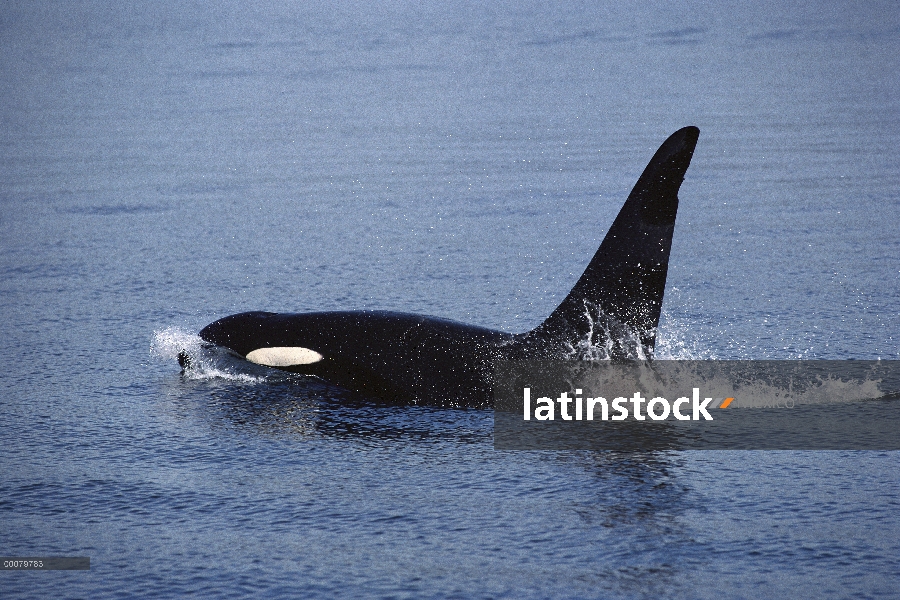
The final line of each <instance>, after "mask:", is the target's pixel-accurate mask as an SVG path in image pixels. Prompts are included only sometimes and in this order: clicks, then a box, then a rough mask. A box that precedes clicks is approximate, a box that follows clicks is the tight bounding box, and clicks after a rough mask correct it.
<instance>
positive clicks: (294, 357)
mask: <svg viewBox="0 0 900 600" xmlns="http://www.w3.org/2000/svg"><path fill="white" fill-rule="evenodd" d="M323 358H325V357H324V356H322V355H321V354H319V353H318V352H316V351H315V350H310V349H309V348H301V347H299V346H282V347H277V348H259V349H257V350H254V351H253V352H248V353H247V360H249V361H250V362H252V363H256V364H258V365H264V366H266V367H293V366H296V365H310V364H312V363H316V362H319V361H320V360H322V359H323Z"/></svg>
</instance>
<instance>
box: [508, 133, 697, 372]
mask: <svg viewBox="0 0 900 600" xmlns="http://www.w3.org/2000/svg"><path fill="white" fill-rule="evenodd" d="M699 135H700V130H699V129H697V128H696V127H685V128H683V129H679V130H678V131H676V132H675V133H673V134H672V135H671V136H670V137H669V139H667V140H666V141H665V142H663V144H662V146H660V147H659V150H657V151H656V154H654V155H653V158H652V159H651V160H650V163H649V164H648V165H647V168H646V169H644V172H643V174H642V175H641V177H640V179H638V182H637V184H635V186H634V189H633V190H632V191H631V194H630V195H629V196H628V200H626V201H625V205H624V206H623V207H622V210H620V211H619V215H618V216H617V217H616V220H615V221H614V222H613V224H612V227H610V228H609V232H608V233H607V234H606V237H605V238H604V239H603V242H602V243H601V244H600V248H599V249H598V250H597V253H596V254H594V258H593V259H592V260H591V262H590V264H589V265H588V267H587V269H585V271H584V274H583V275H582V276H581V278H580V279H579V280H578V283H576V284H575V287H573V288H572V291H571V292H569V295H568V296H567V297H566V299H565V300H563V301H562V304H560V305H559V306H558V307H557V308H556V310H554V311H553V313H552V314H551V315H550V316H549V317H548V318H547V320H546V321H544V322H543V323H542V324H541V325H539V326H538V327H537V328H535V329H534V330H533V331H531V332H529V333H527V334H525V335H524V336H522V340H521V341H522V343H524V344H525V346H526V347H527V348H528V349H529V352H528V353H529V354H531V355H532V356H533V355H534V354H538V355H542V356H547V357H550V356H553V357H557V356H559V353H560V351H561V350H562V351H568V352H567V354H568V355H569V356H570V357H577V358H590V357H593V358H613V359H621V358H649V357H650V356H651V355H652V353H653V347H654V345H655V343H656V328H657V325H658V324H659V315H660V310H661V309H662V300H663V293H664V292H665V287H666V273H667V272H668V268H669V251H670V249H671V248H672V233H673V231H674V229H675V214H676V212H677V211H678V189H679V188H680V187H681V182H682V181H684V174H685V172H686V171H687V168H688V165H690V163H691V157H692V156H693V154H694V148H695V147H696V145H697V139H698V137H699ZM523 349H524V348H523ZM598 350H599V352H598ZM603 354H605V356H603Z"/></svg>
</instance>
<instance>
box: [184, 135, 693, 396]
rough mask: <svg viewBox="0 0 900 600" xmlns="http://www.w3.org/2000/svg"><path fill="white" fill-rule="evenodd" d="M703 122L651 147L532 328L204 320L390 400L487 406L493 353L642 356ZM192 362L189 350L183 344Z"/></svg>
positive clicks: (348, 316)
mask: <svg viewBox="0 0 900 600" xmlns="http://www.w3.org/2000/svg"><path fill="white" fill-rule="evenodd" d="M699 134H700V131H699V129H697V128H696V127H685V128H683V129H680V130H678V131H676V132H675V133H674V134H672V135H671V136H670V137H669V138H668V139H667V140H666V141H665V142H663V144H662V145H661V146H660V148H659V149H658V150H657V151H656V153H655V154H654V155H653V158H652V159H651V160H650V162H649V164H648V165H647V167H646V168H645V169H644V172H643V174H642V175H641V176H640V178H639V179H638V181H637V183H636V184H635V186H634V189H633V190H632V191H631V194H629V196H628V199H627V200H626V202H625V204H624V205H623V207H622V209H621V210H620V211H619V214H618V216H617V217H616V219H615V221H614V222H613V224H612V226H611V227H610V229H609V232H608V233H607V234H606V237H605V238H604V239H603V242H602V243H601V244H600V248H599V249H598V250H597V252H596V254H595V255H594V257H593V259H592V260H591V262H590V263H589V264H588V266H587V268H586V269H585V271H584V274H583V275H582V276H581V278H580V279H579V280H578V282H577V283H576V284H575V286H574V287H573V288H572V290H571V291H570V292H569V295H568V296H567V297H566V298H565V299H564V300H563V301H562V303H561V304H560V305H559V306H558V307H557V308H556V310H554V311H553V313H551V314H550V316H549V317H548V318H547V319H546V320H545V321H544V322H543V323H541V324H540V325H539V326H538V327H536V328H535V329H533V330H531V331H528V332H525V333H521V334H509V333H505V332H501V331H496V330H492V329H487V328H484V327H477V326H472V325H466V324H463V323H458V322H455V321H450V320H447V319H441V318H436V317H430V316H421V315H413V314H405V313H395V312H384V311H350V312H316V313H304V314H277V313H270V312H246V313H240V314H236V315H231V316H228V317H225V318H223V319H219V320H218V321H215V322H214V323H211V324H210V325H208V326H206V327H205V328H203V329H202V330H201V331H200V338H202V340H204V341H205V342H206V343H208V344H212V345H215V346H218V347H220V348H224V349H226V350H227V351H228V352H230V353H233V354H236V355H237V356H238V357H240V358H243V359H246V360H248V361H250V362H252V363H255V364H257V365H263V366H266V367H272V368H275V369H280V370H282V371H288V372H292V373H301V374H305V375H313V376H316V377H319V378H321V379H324V380H325V381H328V382H330V383H333V384H335V385H338V386H341V387H344V388H347V389H349V390H352V391H358V392H361V393H363V394H366V395H370V396H374V397H377V398H380V399H383V400H387V401H390V402H404V403H426V404H433V405H442V406H470V407H487V406H490V405H491V404H492V366H493V363H494V361H496V360H520V359H562V358H592V359H612V360H626V359H646V358H650V357H652V355H653V349H654V345H655V343H656V331H657V326H658V324H659V317H660V311H661V309H662V301H663V293H664V291H665V284H666V275H667V272H668V264H669V252H670V249H671V246H672V235H673V233H674V229H675V216H676V213H677V211H678V190H679V188H680V187H681V183H682V182H683V181H684V176H685V172H686V171H687V168H688V166H689V165H690V161H691V157H692V156H693V153H694V148H695V147H696V144H697V140H698V137H699ZM179 362H180V363H181V365H182V367H185V368H189V367H190V363H191V353H190V352H189V351H182V352H180V353H179Z"/></svg>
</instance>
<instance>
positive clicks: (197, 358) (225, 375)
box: [150, 327, 267, 383]
mask: <svg viewBox="0 0 900 600" xmlns="http://www.w3.org/2000/svg"><path fill="white" fill-rule="evenodd" d="M182 354H184V355H186V356H187V357H188V362H187V364H186V365H185V367H184V376H185V377H186V378H187V379H200V380H202V379H225V380H227V381H238V382H241V383H262V382H264V381H267V378H266V377H265V376H264V375H253V374H250V373H247V372H244V370H243V369H242V368H241V367H242V366H241V365H240V364H236V361H235V360H234V358H233V357H231V356H229V355H228V354H227V353H226V352H225V351H223V350H220V349H217V348H214V347H209V346H208V345H207V344H205V342H204V341H203V339H202V338H200V336H198V335H196V334H194V333H190V332H187V331H185V330H183V329H181V328H180V327H166V328H165V329H161V330H157V331H154V332H153V340H152V341H151V343H150V356H152V357H153V358H156V359H159V360H163V361H177V360H178V357H179V355H182ZM245 364H246V363H245ZM246 366H250V365H246Z"/></svg>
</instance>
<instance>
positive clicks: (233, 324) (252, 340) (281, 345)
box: [200, 312, 324, 368]
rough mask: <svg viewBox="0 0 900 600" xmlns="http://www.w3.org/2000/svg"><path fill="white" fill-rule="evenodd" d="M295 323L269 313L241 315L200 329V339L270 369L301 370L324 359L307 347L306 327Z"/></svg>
mask: <svg viewBox="0 0 900 600" xmlns="http://www.w3.org/2000/svg"><path fill="white" fill-rule="evenodd" d="M296 320H297V319H296V317H295V318H294V319H293V320H290V321H289V320H288V319H287V318H286V315H279V314H277V313H270V312H246V313H240V314H237V315H231V316H229V317H225V318H223V319H219V320H218V321H215V322H214V323H210V324H209V325H207V326H206V327H204V328H203V329H202V330H200V337H201V338H202V339H203V340H204V341H206V342H209V343H211V344H215V345H216V346H220V347H222V348H227V349H228V350H231V351H232V352H234V353H236V354H239V355H240V356H242V357H244V358H246V359H247V360H249V361H250V362H254V363H256V364H260V365H265V366H267V367H277V368H288V367H299V366H302V365H310V364H313V363H317V362H319V361H321V360H322V359H323V358H324V357H323V356H322V354H320V353H319V352H317V351H316V350H314V349H312V348H309V347H308V345H310V344H308V343H307V341H306V340H304V339H303V329H304V328H303V327H302V326H300V327H298V323H296V322H295V321H296Z"/></svg>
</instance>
